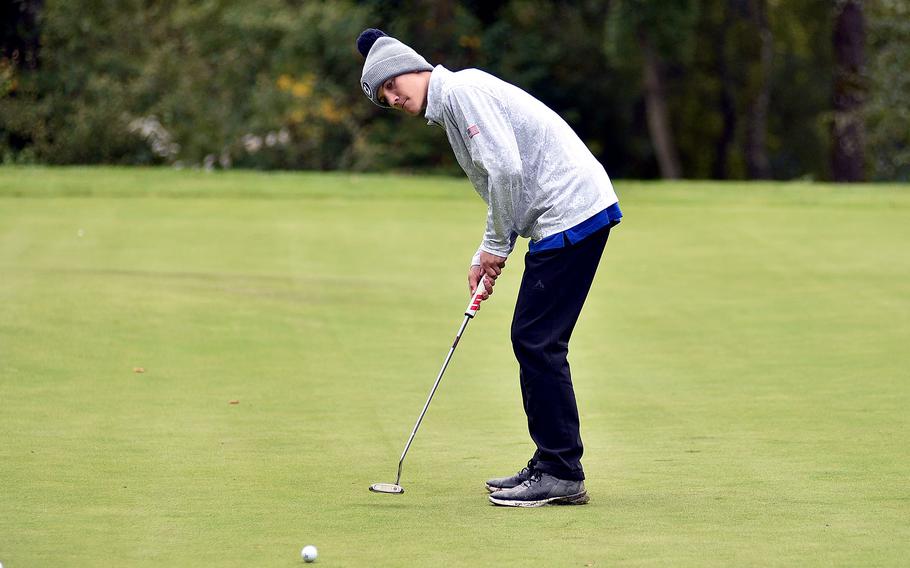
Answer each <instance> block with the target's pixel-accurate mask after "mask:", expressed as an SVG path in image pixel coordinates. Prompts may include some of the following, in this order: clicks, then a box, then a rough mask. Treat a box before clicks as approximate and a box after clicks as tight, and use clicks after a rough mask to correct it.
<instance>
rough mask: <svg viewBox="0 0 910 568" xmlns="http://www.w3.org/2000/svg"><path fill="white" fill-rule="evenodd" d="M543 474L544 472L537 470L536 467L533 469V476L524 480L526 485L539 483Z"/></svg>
mask: <svg viewBox="0 0 910 568" xmlns="http://www.w3.org/2000/svg"><path fill="white" fill-rule="evenodd" d="M542 475H543V472H540V471H537V470H536V469H532V470H531V476H530V477H529V478H528V479H527V481H525V482H524V484H525V486H526V487H530V486H531V484H532V483H539V482H540V476H542Z"/></svg>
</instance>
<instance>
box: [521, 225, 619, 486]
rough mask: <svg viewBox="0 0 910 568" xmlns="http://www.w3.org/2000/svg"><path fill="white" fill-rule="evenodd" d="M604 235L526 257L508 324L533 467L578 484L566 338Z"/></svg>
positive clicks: (576, 434) (575, 423) (607, 233)
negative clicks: (515, 359) (516, 363)
mask: <svg viewBox="0 0 910 568" xmlns="http://www.w3.org/2000/svg"><path fill="white" fill-rule="evenodd" d="M609 236H610V227H604V228H603V229H600V230H599V231H597V232H595V233H593V234H591V235H589V236H588V237H586V238H585V239H583V240H581V241H579V242H577V243H575V244H571V243H570V242H569V241H568V240H566V241H565V246H564V247H563V248H559V249H550V250H544V251H539V252H535V253H530V252H529V253H528V254H527V255H526V256H525V271H524V275H523V276H522V278H521V288H520V289H519V292H518V299H517V301H516V303H515V315H514V317H513V319H512V348H513V350H514V351H515V357H516V358H517V359H518V364H519V367H520V377H521V396H522V400H523V402H524V409H525V414H527V416H528V431H529V432H530V434H531V439H532V440H533V441H534V443H535V444H536V445H537V450H536V451H535V452H534V457H533V458H532V459H531V462H532V465H533V466H534V467H535V468H537V469H538V470H539V471H542V472H544V473H549V474H550V475H554V476H556V477H558V478H560V479H572V480H581V479H584V478H585V474H584V470H583V469H582V467H581V455H582V452H583V450H584V448H583V446H582V443H581V434H580V433H579V427H578V407H577V406H576V404H575V390H574V389H573V388H572V376H571V374H570V372H569V361H568V360H567V356H568V353H569V338H570V337H571V336H572V330H573V329H574V328H575V322H577V321H578V315H579V314H580V313H581V308H582V306H583V305H584V303H585V299H586V298H587V297H588V291H589V290H590V289H591V282H592V281H593V280H594V273H595V272H597V265H598V264H599V263H600V257H601V255H602V254H603V250H604V247H605V246H606V244H607V238H608V237H609Z"/></svg>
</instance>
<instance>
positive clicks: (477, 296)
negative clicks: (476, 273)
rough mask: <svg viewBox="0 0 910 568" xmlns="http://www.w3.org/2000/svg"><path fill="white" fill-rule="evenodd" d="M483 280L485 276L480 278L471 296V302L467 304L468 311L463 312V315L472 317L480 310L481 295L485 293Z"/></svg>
mask: <svg viewBox="0 0 910 568" xmlns="http://www.w3.org/2000/svg"><path fill="white" fill-rule="evenodd" d="M484 278H485V276H481V277H480V281H479V282H478V283H477V289H476V290H474V293H473V294H472V295H471V302H470V303H469V304H468V309H466V310H465V311H464V315H466V316H470V317H474V314H476V313H477V310H479V309H480V302H482V301H483V293H484V291H486V286H485V285H484Z"/></svg>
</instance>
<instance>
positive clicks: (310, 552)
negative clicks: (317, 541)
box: [300, 544, 316, 562]
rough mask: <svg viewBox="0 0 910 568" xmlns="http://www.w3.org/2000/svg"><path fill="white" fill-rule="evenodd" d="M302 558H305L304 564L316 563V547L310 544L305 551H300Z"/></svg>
mask: <svg viewBox="0 0 910 568" xmlns="http://www.w3.org/2000/svg"><path fill="white" fill-rule="evenodd" d="M300 556H302V557H303V561H304V562H315V561H316V547H315V546H313V545H312V544H308V545H306V546H304V547H303V550H301V551H300Z"/></svg>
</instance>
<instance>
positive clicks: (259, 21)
mask: <svg viewBox="0 0 910 568" xmlns="http://www.w3.org/2000/svg"><path fill="white" fill-rule="evenodd" d="M908 4H910V0H868V1H860V0H599V1H593V0H588V1H585V0H578V1H527V0H505V1H495V0H489V1H484V0H473V1H468V0H465V1H460V2H458V1H446V0H438V1H429V0H412V1H379V0H365V1H360V2H354V1H344V0H339V1H331V2H326V1H318V0H313V1H303V0H257V1H249V0H247V1H243V0H196V1H190V0H119V1H118V2H109V1H107V0H2V1H0V19H2V23H0V159H2V162H3V163H7V164H9V163H46V164H96V163H106V164H138V165H152V164H169V165H173V166H175V167H201V168H206V169H218V168H237V167H240V168H254V169H315V170H333V169H347V170H354V171H370V170H397V171H418V170H419V171H428V170H432V171H441V172H447V173H449V172H450V173H457V172H459V171H460V170H459V169H458V166H457V164H456V163H455V161H454V159H453V157H452V155H451V150H450V149H449V147H448V143H447V141H446V139H445V136H443V135H442V134H441V132H440V131H439V130H438V129H434V128H428V127H427V126H426V124H425V121H423V120H421V119H415V118H412V117H407V116H404V115H401V114H398V113H395V112H392V111H385V110H381V109H379V108H378V107H375V106H374V105H372V104H371V103H370V102H369V101H368V100H367V99H366V98H365V97H364V96H363V94H362V92H361V91H360V88H359V86H358V85H359V77H360V72H361V69H362V65H363V58H362V57H361V55H360V54H359V53H358V52H357V50H356V47H355V39H356V37H357V35H358V34H359V32H360V31H361V30H363V29H364V28H366V27H378V28H381V29H383V30H385V31H386V32H387V33H389V34H390V35H393V36H395V37H397V38H399V39H401V40H402V41H404V42H406V43H408V44H409V45H411V46H412V47H414V48H415V49H416V50H418V51H419V52H420V53H422V54H423V55H424V56H425V57H426V58H427V60H428V61H430V63H432V64H434V65H435V64H443V65H445V66H446V67H448V68H449V69H453V70H457V69H462V68H466V67H478V68H481V69H484V70H486V71H489V72H491V73H493V74H495V75H497V76H499V77H501V78H503V79H505V80H507V81H509V82H512V83H514V84H516V85H518V86H520V87H522V88H524V89H526V90H527V91H529V92H531V93H532V94H533V95H535V96H536V97H538V98H539V99H541V100H542V101H544V102H545V103H547V104H548V105H550V106H551V107H553V108H554V109H555V110H557V111H558V112H559V113H560V114H561V115H562V116H563V117H564V118H565V119H566V120H567V121H568V122H569V123H570V124H571V125H572V126H573V128H575V130H576V131H577V132H578V133H579V135H580V136H581V138H582V139H583V140H584V141H585V142H586V143H587V144H588V146H589V147H590V148H591V149H592V151H593V152H594V154H595V155H596V156H597V157H598V159H600V160H601V162H602V163H603V164H604V166H605V167H606V168H607V171H608V172H610V174H611V175H613V176H615V177H627V178H630V177H631V178H657V177H663V178H679V177H686V178H713V179H794V178H805V179H822V180H831V179H833V180H837V181H860V180H866V179H869V180H901V181H907V180H910V5H908Z"/></svg>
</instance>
